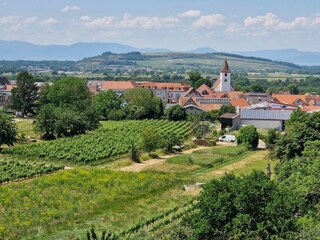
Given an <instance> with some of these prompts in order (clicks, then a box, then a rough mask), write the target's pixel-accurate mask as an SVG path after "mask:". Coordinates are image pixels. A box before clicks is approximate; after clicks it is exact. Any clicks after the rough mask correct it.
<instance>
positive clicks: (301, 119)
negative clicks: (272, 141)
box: [275, 110, 320, 161]
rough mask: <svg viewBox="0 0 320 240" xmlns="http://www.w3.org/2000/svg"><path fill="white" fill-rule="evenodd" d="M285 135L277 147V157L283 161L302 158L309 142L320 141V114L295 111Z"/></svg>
mask: <svg viewBox="0 0 320 240" xmlns="http://www.w3.org/2000/svg"><path fill="white" fill-rule="evenodd" d="M286 126H287V127H286V131H285V134H283V135H281V137H280V138H279V140H278V141H277V143H276V145H275V155H276V157H277V158H278V159H280V160H281V161H286V160H289V159H292V158H294V157H296V156H301V155H302V152H303V150H304V146H305V143H306V142H307V141H316V140H320V113H319V112H314V113H312V114H308V113H304V112H302V111H301V110H296V111H294V112H293V113H292V114H291V116H290V119H289V121H288V122H287V125H286Z"/></svg>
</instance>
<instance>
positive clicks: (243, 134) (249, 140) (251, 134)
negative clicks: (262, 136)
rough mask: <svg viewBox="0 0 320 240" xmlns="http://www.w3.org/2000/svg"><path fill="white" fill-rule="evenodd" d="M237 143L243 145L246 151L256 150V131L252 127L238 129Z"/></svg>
mask: <svg viewBox="0 0 320 240" xmlns="http://www.w3.org/2000/svg"><path fill="white" fill-rule="evenodd" d="M237 142H238V145H245V146H246V147H247V148H248V149H255V148H257V147H258V143H259V134H258V132H257V129H256V128H255V127H254V126H252V125H249V126H245V127H242V128H240V129H239V131H238V134H237Z"/></svg>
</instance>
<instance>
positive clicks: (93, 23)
mask: <svg viewBox="0 0 320 240" xmlns="http://www.w3.org/2000/svg"><path fill="white" fill-rule="evenodd" d="M114 20H115V17H113V16H106V17H102V18H95V19H92V18H90V17H89V16H81V17H80V21H82V22H83V24H84V26H85V27H88V28H105V27H111V26H112V24H113V22H114Z"/></svg>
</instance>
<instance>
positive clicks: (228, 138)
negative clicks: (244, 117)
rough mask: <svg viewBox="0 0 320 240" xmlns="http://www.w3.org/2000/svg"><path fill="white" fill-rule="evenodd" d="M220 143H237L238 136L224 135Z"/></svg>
mask: <svg viewBox="0 0 320 240" xmlns="http://www.w3.org/2000/svg"><path fill="white" fill-rule="evenodd" d="M219 141H220V142H235V141H236V136H235V135H223V136H221V137H219Z"/></svg>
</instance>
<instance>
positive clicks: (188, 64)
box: [76, 52, 301, 72]
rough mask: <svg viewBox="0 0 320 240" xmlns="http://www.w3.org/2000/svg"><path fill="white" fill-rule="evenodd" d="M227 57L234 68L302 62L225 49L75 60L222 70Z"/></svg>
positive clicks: (94, 65) (278, 67) (102, 65)
mask: <svg viewBox="0 0 320 240" xmlns="http://www.w3.org/2000/svg"><path fill="white" fill-rule="evenodd" d="M225 58H227V59H228V61H229V65H230V67H231V69H232V70H233V71H245V72H252V71H280V72H283V71H286V70H299V69H301V67H300V66H298V65H295V64H291V63H285V62H276V61H271V60H269V59H263V58H255V57H244V56H241V55H235V54H226V53H205V54H198V53H143V54H142V53H140V52H131V53H125V54H114V53H111V52H107V53H103V54H102V55H99V56H96V57H91V58H85V59H83V60H81V61H78V62H77V63H76V66H77V67H78V68H80V69H81V70H85V71H88V70H92V69H97V70H102V69H107V68H112V67H115V66H117V67H119V66H120V67H121V66H123V67H129V68H130V67H131V68H139V67H142V68H143V67H144V68H152V69H160V70H166V69H167V70H170V69H171V70H172V69H176V70H178V69H203V70H206V69H212V70H214V71H219V70H220V68H221V65H222V63H223V61H224V59H225Z"/></svg>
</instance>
